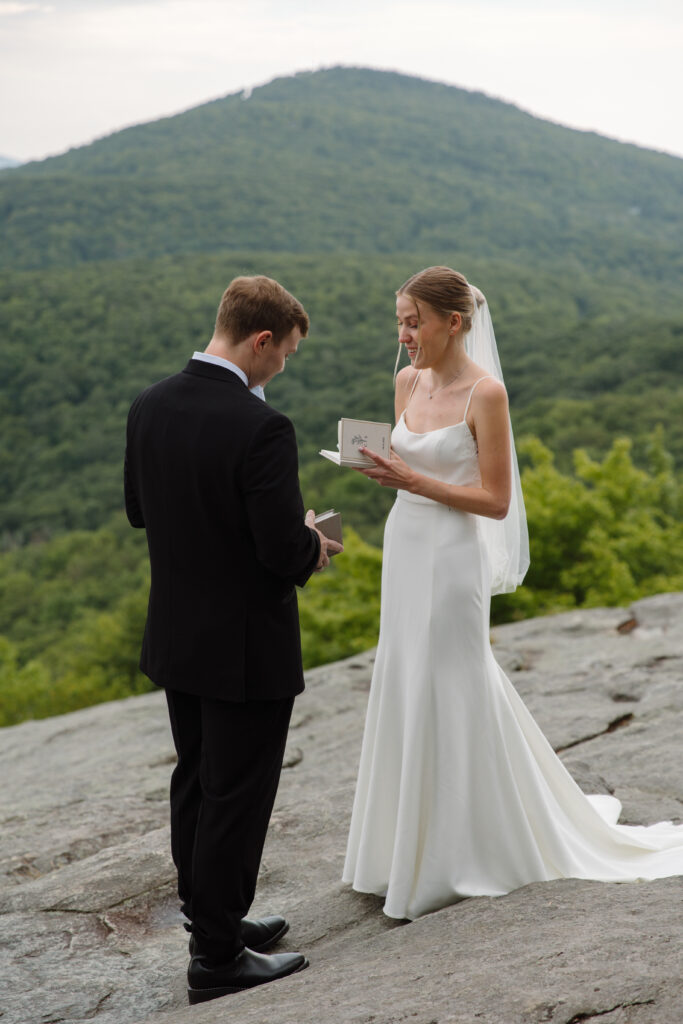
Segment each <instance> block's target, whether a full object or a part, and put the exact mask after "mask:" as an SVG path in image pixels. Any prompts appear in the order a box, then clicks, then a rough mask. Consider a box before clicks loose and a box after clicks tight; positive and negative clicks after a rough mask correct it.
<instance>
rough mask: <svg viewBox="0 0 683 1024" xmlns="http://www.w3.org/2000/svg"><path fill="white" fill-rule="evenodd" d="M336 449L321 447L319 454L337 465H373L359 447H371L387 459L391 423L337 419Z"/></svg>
mask: <svg viewBox="0 0 683 1024" xmlns="http://www.w3.org/2000/svg"><path fill="white" fill-rule="evenodd" d="M337 435H338V442H337V449H338V450H337V451H336V452H333V451H328V450H327V449H326V448H323V449H322V450H321V451H320V454H321V455H322V456H323V457H324V458H326V459H329V460H330V462H334V463H336V464H337V466H363V467H365V466H374V465H375V463H374V462H373V461H372V459H371V458H370V457H369V456H368V455H363V454H362V453H361V452H360V451H359V448H371V449H372V451H373V452H377V454H378V455H383V456H384V458H385V459H388V458H389V457H390V454H391V424H390V423H376V422H375V420H347V419H341V420H339V427H338V430H337Z"/></svg>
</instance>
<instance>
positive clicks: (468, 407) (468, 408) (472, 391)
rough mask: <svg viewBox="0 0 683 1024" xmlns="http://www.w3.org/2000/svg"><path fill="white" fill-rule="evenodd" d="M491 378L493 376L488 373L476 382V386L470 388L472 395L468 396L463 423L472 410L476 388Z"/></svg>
mask: <svg viewBox="0 0 683 1024" xmlns="http://www.w3.org/2000/svg"><path fill="white" fill-rule="evenodd" d="M491 376H492V375H491V374H490V373H487V374H486V375H485V376H484V377H480V378H479V380H475V382H474V384H473V385H472V387H471V388H470V393H469V395H468V396H467V405H466V406H465V412H464V413H463V416H462V418H463V422H464V421H465V420H466V419H467V413H468V412H469V410H470V402H471V401H472V395H473V394H474V389H475V388H476V386H477V384H481V382H482V381H483V380H488V379H489V378H490V377H491Z"/></svg>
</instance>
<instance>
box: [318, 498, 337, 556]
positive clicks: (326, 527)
mask: <svg viewBox="0 0 683 1024" xmlns="http://www.w3.org/2000/svg"><path fill="white" fill-rule="evenodd" d="M315 525H316V526H317V528H318V529H319V530H320V532H321V533H324V534H325V536H326V537H327V539H328V540H336V541H337V542H338V543H339V544H343V543H344V541H343V539H342V517H341V513H340V512H335V511H334V509H333V508H331V509H329V511H327V512H321V513H320V515H319V516H316V517H315ZM329 554H330V555H332V554H333V552H332V551H330V552H329Z"/></svg>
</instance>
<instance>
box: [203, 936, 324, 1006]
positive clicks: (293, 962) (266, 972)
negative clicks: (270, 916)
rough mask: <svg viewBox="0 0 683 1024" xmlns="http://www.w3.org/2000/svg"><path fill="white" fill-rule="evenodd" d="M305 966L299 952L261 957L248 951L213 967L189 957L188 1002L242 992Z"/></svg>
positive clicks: (305, 962) (205, 1000) (206, 962)
mask: <svg viewBox="0 0 683 1024" xmlns="http://www.w3.org/2000/svg"><path fill="white" fill-rule="evenodd" d="M305 967H308V960H307V959H306V957H305V956H303V955H302V954H301V953H273V954H272V955H271V956H263V954H262V953H254V951H253V950H251V949H246V948H245V949H243V950H242V952H241V953H238V955H237V956H236V957H235V959H234V960H230V961H229V962H228V963H227V964H214V963H213V962H212V961H210V960H207V959H206V957H203V956H201V955H199V956H193V957H192V959H191V960H190V966H189V967H188V969H187V983H188V984H187V995H188V999H189V1000H190V1003H191V1004H192V1005H194V1004H195V1003H204V1002H207V1000H209V999H218V998H219V997H220V996H228V995H231V994H232V993H233V992H243V991H244V989H247V988H255V987H256V985H265V984H266V983H267V982H269V981H278V980H279V979H280V978H287V977H289V975H290V974H297V972H298V971H303V970H304V968H305Z"/></svg>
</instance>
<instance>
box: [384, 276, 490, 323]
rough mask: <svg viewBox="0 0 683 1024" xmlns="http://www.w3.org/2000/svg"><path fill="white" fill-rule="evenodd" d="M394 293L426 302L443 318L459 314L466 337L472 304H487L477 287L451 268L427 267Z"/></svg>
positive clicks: (471, 315)
mask: <svg viewBox="0 0 683 1024" xmlns="http://www.w3.org/2000/svg"><path fill="white" fill-rule="evenodd" d="M396 294H397V295H405V296H407V297H408V298H411V299H414V300H416V302H417V301H419V302H426V303H427V305H428V306H431V308H432V309H433V310H435V311H436V312H437V313H440V314H441V315H442V316H444V317H446V316H450V314H451V313H459V314H460V316H461V317H462V326H463V330H464V332H465V334H466V333H467V332H468V331H469V330H471V328H472V317H473V316H474V312H475V309H474V304H475V301H476V304H477V306H481V305H483V304H484V302H486V299H485V298H484V295H483V293H482V292H480V291H479V289H478V288H474V287H473V286H472V285H470V283H469V282H468V280H467V278H466V277H465V276H464V275H463V274H460V273H459V272H458V271H457V270H451V268H450V267H427V269H426V270H421V271H420V272H419V273H418V274H413V276H412V277H409V278H408V280H407V281H406V282H405V283H404V284H402V285H401V287H400V288H399V289H398V291H397V292H396ZM418 312H419V308H418Z"/></svg>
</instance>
